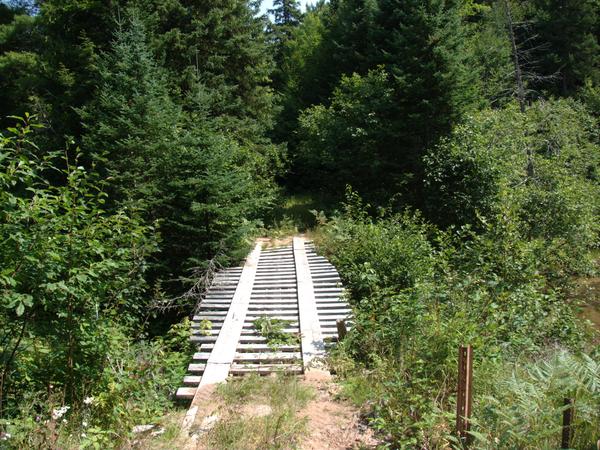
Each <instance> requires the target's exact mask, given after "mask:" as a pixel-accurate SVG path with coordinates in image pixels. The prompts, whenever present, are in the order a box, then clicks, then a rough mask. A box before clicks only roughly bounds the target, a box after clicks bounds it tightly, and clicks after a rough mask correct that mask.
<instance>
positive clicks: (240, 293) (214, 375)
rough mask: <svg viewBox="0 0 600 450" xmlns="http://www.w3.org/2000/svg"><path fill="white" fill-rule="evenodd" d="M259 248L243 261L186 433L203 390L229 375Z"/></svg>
mask: <svg viewBox="0 0 600 450" xmlns="http://www.w3.org/2000/svg"><path fill="white" fill-rule="evenodd" d="M261 249H262V243H261V242H259V243H257V244H256V246H255V247H254V250H253V251H252V253H250V255H249V256H248V258H247V259H246V263H245V264H244V268H243V269H242V274H241V275H240V281H239V282H238V285H237V288H236V289H235V293H234V294H233V299H232V300H231V307H230V308H229V311H228V312H227V316H226V317H225V321H224V322H223V326H222V327H221V331H220V332H219V335H218V337H217V340H216V341H215V344H214V348H213V351H212V352H211V353H210V356H209V357H208V360H207V362H206V367H205V369H204V373H203V374H202V379H201V380H200V384H199V385H198V388H197V390H196V394H195V395H194V398H193V400H192V404H191V406H190V408H189V410H188V412H187V414H186V416H185V418H184V420H183V426H182V428H183V429H184V430H189V428H190V427H191V426H192V424H193V423H194V420H195V419H196V413H197V412H198V405H199V404H200V403H201V402H202V400H203V399H204V398H205V391H206V390H207V389H206V388H207V387H208V386H212V385H214V384H216V383H221V382H223V381H225V380H226V379H227V376H228V375H229V370H230V368H231V364H232V363H233V360H234V358H235V353H236V347H237V343H238V340H239V339H240V336H241V334H242V329H243V328H244V322H245V320H246V313H247V311H248V305H249V304H250V295H251V293H252V286H253V285H254V278H255V276H256V269H257V266H258V259H259V258H260V252H261Z"/></svg>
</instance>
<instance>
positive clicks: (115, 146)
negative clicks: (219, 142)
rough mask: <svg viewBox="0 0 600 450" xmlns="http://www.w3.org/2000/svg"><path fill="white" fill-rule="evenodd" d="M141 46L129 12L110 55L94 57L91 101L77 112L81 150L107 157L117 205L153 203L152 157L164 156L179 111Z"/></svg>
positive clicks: (139, 29) (140, 28)
mask: <svg viewBox="0 0 600 450" xmlns="http://www.w3.org/2000/svg"><path fill="white" fill-rule="evenodd" d="M147 41H148V37H147V35H146V30H145V27H144V25H143V23H142V22H141V20H140V19H139V17H138V13H137V12H135V11H134V12H132V13H131V14H130V18H128V19H127V20H125V21H124V22H123V23H121V24H120V26H119V28H118V29H117V31H116V32H115V38H114V41H113V43H112V48H111V49H110V51H106V52H103V53H102V54H101V55H99V57H98V58H97V60H96V62H95V68H96V70H97V73H98V76H99V84H98V87H97V91H96V94H95V98H94V100H93V101H92V102H91V103H90V104H89V105H87V106H86V107H84V108H82V109H81V110H80V113H81V119H82V122H83V124H84V127H85V128H86V129H87V132H86V133H85V135H84V137H83V147H84V149H85V150H87V151H88V152H90V153H91V152H105V151H107V152H108V154H107V158H108V162H107V170H108V172H109V174H110V175H111V176H112V177H113V179H115V182H114V183H113V186H115V188H116V192H115V194H116V196H115V197H114V199H115V200H116V201H117V202H124V201H128V200H136V201H142V202H143V203H148V199H151V198H153V196H154V195H153V194H155V192H154V193H153V192H152V186H153V183H152V180H153V176H154V170H155V169H156V167H155V163H156V161H157V157H158V156H160V155H161V154H162V153H165V152H168V151H169V148H170V146H171V145H173V139H174V137H175V135H176V132H177V123H178V121H179V117H178V115H179V111H178V108H177V107H176V106H175V105H174V104H173V102H172V100H171V97H170V96H169V92H168V89H167V78H166V74H165V72H164V70H162V69H161V68H160V67H159V66H158V65H157V63H156V61H155V60H154V58H153V55H152V53H151V51H150V49H149V47H148V43H147ZM138 206H140V205H139V204H138ZM146 207H149V205H144V208H146ZM151 215H152V214H151Z"/></svg>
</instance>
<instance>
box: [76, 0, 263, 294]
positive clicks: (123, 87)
mask: <svg viewBox="0 0 600 450" xmlns="http://www.w3.org/2000/svg"><path fill="white" fill-rule="evenodd" d="M125 14H127V15H128V16H130V17H129V18H128V19H127V20H125V21H124V22H123V23H122V24H121V26H120V27H119V28H118V30H117V31H116V32H115V39H114V41H113V43H112V46H111V49H110V51H107V52H103V53H102V54H101V55H100V56H99V58H98V59H97V62H96V64H95V67H96V68H97V70H98V73H99V79H100V82H99V84H98V86H97V92H96V95H95V100H94V101H93V102H92V103H90V104H89V105H88V106H87V107H85V108H83V109H81V110H80V115H81V119H82V121H83V123H84V126H85V128H86V130H87V133H86V134H85V136H84V139H83V145H84V149H85V150H86V151H87V152H89V153H91V152H101V151H104V150H106V151H108V153H107V155H106V167H105V170H106V172H107V173H108V175H110V180H111V186H112V187H113V189H112V190H113V192H112V193H113V195H112V199H113V202H116V203H117V204H119V205H126V206H128V207H130V208H134V209H138V210H139V211H140V213H141V214H142V216H143V217H144V218H145V219H146V221H147V222H149V223H155V222H156V223H157V224H158V229H159V231H160V234H161V239H162V243H161V253H160V254H159V255H158V256H157V260H156V261H155V264H154V268H155V271H154V273H155V276H157V277H160V278H162V279H174V278H179V277H182V276H185V275H187V274H189V270H190V269H192V268H194V267H198V266H202V265H203V264H204V263H205V262H206V260H207V259H210V258H212V257H214V256H215V255H216V254H218V253H220V252H223V254H225V255H228V254H230V252H231V250H232V249H235V248H239V246H240V242H241V241H242V239H243V236H244V234H245V233H247V232H248V231H249V230H250V229H252V228H254V227H255V226H256V224H257V219H258V218H259V217H260V215H261V214H262V212H263V211H264V210H265V208H267V207H268V206H269V204H270V202H271V201H272V198H273V195H274V192H275V191H274V188H273V182H272V176H271V173H272V170H271V161H269V160H268V158H266V157H263V156H262V155H261V154H259V153H256V152H254V151H253V150H252V148H250V147H244V146H241V145H240V144H239V143H238V142H236V141H235V139H234V137H233V136H232V137H229V136H225V135H223V134H222V133H221V132H220V131H219V124H218V119H215V118H212V117H209V116H208V115H206V114H203V113H199V112H197V111H196V112H190V111H185V110H183V109H182V107H181V106H179V105H177V102H175V101H173V94H172V93H171V92H170V89H169V87H168V77H167V74H166V71H165V70H164V69H163V68H161V67H160V66H159V65H158V63H157V62H156V59H155V58H154V56H153V54H152V51H151V49H150V46H149V42H148V41H149V36H148V35H147V32H146V30H145V26H144V24H143V23H142V21H141V20H140V18H139V17H140V13H139V12H137V11H135V10H133V11H126V12H125ZM175 94H177V91H175ZM178 286H179V285H178ZM179 287H180V286H179Z"/></svg>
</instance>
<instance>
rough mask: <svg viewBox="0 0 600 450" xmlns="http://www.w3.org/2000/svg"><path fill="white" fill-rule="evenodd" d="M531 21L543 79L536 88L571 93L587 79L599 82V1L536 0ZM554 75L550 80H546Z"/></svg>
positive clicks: (535, 56)
mask: <svg viewBox="0 0 600 450" xmlns="http://www.w3.org/2000/svg"><path fill="white" fill-rule="evenodd" d="M532 9H533V12H532V17H531V20H532V23H533V29H534V31H535V33H536V34H537V39H536V44H537V48H538V51H537V52H535V53H534V55H533V58H534V59H535V60H536V61H537V62H538V65H539V71H540V73H541V75H545V76H546V78H545V79H543V80H542V82H541V83H538V86H537V87H538V88H540V89H547V88H550V91H551V92H553V93H557V94H560V95H564V96H566V95H573V94H574V93H575V92H576V91H577V90H578V89H579V88H581V87H582V86H583V85H584V84H585V81H586V80H591V81H594V82H596V83H599V82H600V65H599V63H598V61H600V2H598V1H597V0H566V1H565V0H535V1H533V2H532ZM548 76H553V80H554V82H553V83H549V82H548Z"/></svg>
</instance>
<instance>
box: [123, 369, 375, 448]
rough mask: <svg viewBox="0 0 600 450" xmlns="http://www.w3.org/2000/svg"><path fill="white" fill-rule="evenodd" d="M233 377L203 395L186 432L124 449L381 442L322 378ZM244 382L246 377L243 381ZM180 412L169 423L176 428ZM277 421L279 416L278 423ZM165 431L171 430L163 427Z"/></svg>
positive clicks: (139, 440) (142, 439)
mask: <svg viewBox="0 0 600 450" xmlns="http://www.w3.org/2000/svg"><path fill="white" fill-rule="evenodd" d="M309 373H310V375H308V376H300V377H287V378H278V377H275V376H269V377H262V378H258V377H255V378H254V379H252V378H248V381H247V382H245V381H244V380H243V378H236V380H235V381H233V382H232V383H231V385H229V384H228V387H227V389H226V392H223V390H222V389H209V390H206V391H205V392H204V394H205V395H204V398H203V402H202V407H201V408H200V410H199V411H198V414H197V415H196V420H195V422H194V424H193V426H192V427H191V429H190V430H189V433H188V432H185V433H181V432H179V433H175V434H173V433H172V432H167V433H164V434H162V435H160V436H153V435H152V433H151V432H148V433H144V434H143V435H139V436H137V437H136V439H135V441H134V442H132V445H131V446H128V447H126V448H128V449H144V450H167V449H168V450H227V449H231V450H269V449H280V450H283V449H285V450H287V449H290V450H292V449H294V450H296V449H297V450H325V449H327V450H350V449H363V450H364V449H375V448H376V447H377V444H379V443H380V442H379V441H378V440H377V439H376V438H375V436H374V434H373V431H372V430H371V429H370V428H368V427H367V425H366V423H365V422H364V420H362V419H361V415H360V411H359V410H358V408H356V407H354V406H352V405H351V404H349V403H348V402H346V401H341V400H338V393H339V391H340V386H339V385H338V384H337V383H336V382H335V381H334V380H333V379H332V378H331V377H330V376H329V375H328V374H327V373H322V372H318V371H315V372H309ZM244 378H245V377H244ZM181 416H182V414H175V415H173V417H171V418H170V419H169V421H170V423H171V424H172V425H175V426H178V425H179V424H180V420H181ZM282 417H284V419H283V422H282ZM162 426H166V428H167V429H171V431H174V430H173V429H172V427H170V426H168V425H167V424H165V423H163V425H162Z"/></svg>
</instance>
